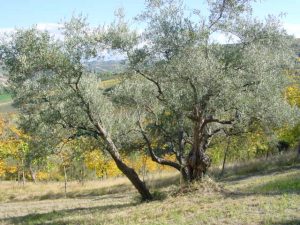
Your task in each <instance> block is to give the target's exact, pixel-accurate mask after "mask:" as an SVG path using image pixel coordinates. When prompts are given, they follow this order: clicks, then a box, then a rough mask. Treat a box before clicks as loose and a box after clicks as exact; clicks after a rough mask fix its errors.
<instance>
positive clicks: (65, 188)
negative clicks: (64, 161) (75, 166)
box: [64, 166, 68, 198]
mask: <svg viewBox="0 0 300 225" xmlns="http://www.w3.org/2000/svg"><path fill="white" fill-rule="evenodd" d="M64 182H65V186H64V191H65V198H67V182H68V178H67V168H66V166H64Z"/></svg>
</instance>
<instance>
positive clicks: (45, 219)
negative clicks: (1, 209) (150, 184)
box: [0, 202, 140, 225]
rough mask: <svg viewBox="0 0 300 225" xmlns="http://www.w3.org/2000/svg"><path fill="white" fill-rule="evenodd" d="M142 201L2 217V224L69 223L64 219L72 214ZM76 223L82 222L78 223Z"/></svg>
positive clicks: (108, 208) (101, 210)
mask: <svg viewBox="0 0 300 225" xmlns="http://www.w3.org/2000/svg"><path fill="white" fill-rule="evenodd" d="M138 204H140V203H138V202H132V203H125V204H110V205H103V206H96V207H79V208H74V209H66V210H57V211H52V212H48V213H34V214H29V215H26V216H18V217H11V218H7V219H1V220H0V224H1V223H4V224H7V223H9V224H32V225H33V224H45V223H47V224H69V222H67V221H63V218H65V217H67V216H72V215H85V214H91V213H94V212H97V211H99V212H106V211H109V210H115V209H122V208H126V207H131V206H136V205H138ZM76 224H80V223H77V222H76Z"/></svg>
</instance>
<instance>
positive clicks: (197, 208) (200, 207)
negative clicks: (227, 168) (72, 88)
mask: <svg viewBox="0 0 300 225" xmlns="http://www.w3.org/2000/svg"><path fill="white" fill-rule="evenodd" d="M257 163H258V162H257ZM260 163H265V164H269V163H270V162H268V161H264V162H263V161H261V162H260ZM299 168H300V163H299V161H298V162H294V163H293V165H290V164H289V163H288V162H287V165H285V166H283V162H282V163H281V166H278V167H277V168H276V167H275V164H274V165H273V166H272V167H270V168H269V170H267V171H264V172H262V171H261V173H257V172H254V173H249V174H243V175H240V176H236V175H227V177H225V178H224V179H223V180H222V181H218V182H216V181H214V180H212V179H210V178H205V179H204V181H203V182H202V183H195V184H192V185H190V186H181V185H180V184H179V179H178V175H177V174H173V175H172V174H168V175H167V176H166V175H164V174H163V175H159V174H156V175H153V176H152V177H150V178H149V177H148V178H147V179H146V184H147V185H149V186H151V190H152V191H153V192H155V195H156V196H157V199H159V200H156V201H152V202H148V203H141V202H140V201H139V198H138V194H137V192H136V191H135V190H134V189H133V188H132V186H131V185H130V184H129V183H128V181H127V180H126V179H124V178H117V179H112V180H108V181H98V182H96V181H95V182H91V183H87V184H86V185H85V186H80V185H79V184H76V183H73V184H71V187H70V191H69V198H67V199H65V198H62V196H58V199H51V196H52V197H53V196H54V194H59V193H63V184H62V183H52V184H37V185H34V184H30V185H28V186H25V188H23V189H24V190H22V187H21V186H19V187H16V186H13V187H12V186H11V187H10V189H9V183H6V186H3V185H1V183H0V188H1V190H4V192H5V193H6V194H7V195H9V194H12V193H15V194H16V195H17V196H18V197H16V198H22V195H24V197H25V198H24V199H23V200H22V201H18V202H15V200H17V199H16V198H15V199H13V202H12V201H11V200H6V201H7V202H5V203H0V218H2V220H0V224H1V223H2V224H118V225H119V224H120V225H122V224H149V225H150V224H151V225H152V224H175V225H176V224H178V225H179V224H262V225H263V224H265V225H277V224H278V225H279V224H285V225H288V224H290V225H291V224H297V225H298V224H300V214H299V212H300V193H299V190H300V189H299V184H300V170H299ZM246 175H247V176H246ZM47 185H48V186H47ZM54 185H56V186H55V187H54ZM72 185H73V186H72ZM97 190H98V191H97ZM101 190H102V191H101ZM49 191H52V194H51V192H49ZM5 193H4V195H5ZM45 193H48V194H49V195H48V196H46V195H45ZM31 195H32V196H31ZM30 196H31V197H30ZM33 196H35V197H33ZM42 196H43V197H44V198H41V197H42ZM38 197H40V198H38ZM19 200H21V199H19Z"/></svg>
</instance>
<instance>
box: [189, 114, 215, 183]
mask: <svg viewBox="0 0 300 225" xmlns="http://www.w3.org/2000/svg"><path fill="white" fill-rule="evenodd" d="M197 117H198V115H197ZM203 123H204V122H203V121H202V120H200V119H199V120H198V121H196V122H195V126H194V140H193V146H192V150H191V151H190V152H189V154H188V156H187V167H188V176H189V180H190V181H194V180H201V179H202V178H203V175H204V174H205V173H206V171H207V169H208V167H209V166H210V164H211V160H210V158H209V157H208V156H207V155H206V154H205V150H206V148H207V143H208V138H209V136H208V135H206V134H205V132H204V129H203Z"/></svg>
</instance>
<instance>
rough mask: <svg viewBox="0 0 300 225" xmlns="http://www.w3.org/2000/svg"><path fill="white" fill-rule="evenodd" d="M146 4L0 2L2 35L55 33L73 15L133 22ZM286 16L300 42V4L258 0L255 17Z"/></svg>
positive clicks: (118, 0) (137, 0) (196, 1)
mask: <svg viewBox="0 0 300 225" xmlns="http://www.w3.org/2000/svg"><path fill="white" fill-rule="evenodd" d="M143 2H144V1H143V0H109V1H104V0H0V5H1V7H0V32H4V31H10V30H12V29H13V28H24V27H30V26H31V25H38V28H39V29H48V30H50V31H51V30H55V29H56V28H57V24H58V23H59V22H62V21H65V20H68V19H69V18H70V17H71V16H72V14H79V13H82V14H83V15H85V16H87V17H88V21H89V23H90V24H91V25H92V26H96V25H99V24H103V23H106V24H107V23H110V22H111V21H112V20H113V18H114V10H115V9H117V8H120V7H123V8H124V9H125V13H126V15H127V17H128V18H132V17H133V16H135V15H137V14H138V13H139V12H141V11H142V10H143V8H144V4H143ZM184 2H185V4H186V5H187V6H188V7H189V8H198V9H201V8H203V7H204V0H185V1H184ZM280 13H285V14H286V16H285V17H283V18H282V23H283V25H284V27H285V29H286V30H287V31H288V33H289V34H293V35H295V36H296V37H298V38H300V0H257V2H256V3H254V4H253V14H254V16H256V17H258V18H261V19H262V18H264V17H265V16H267V15H268V14H273V15H279V14H280Z"/></svg>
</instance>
